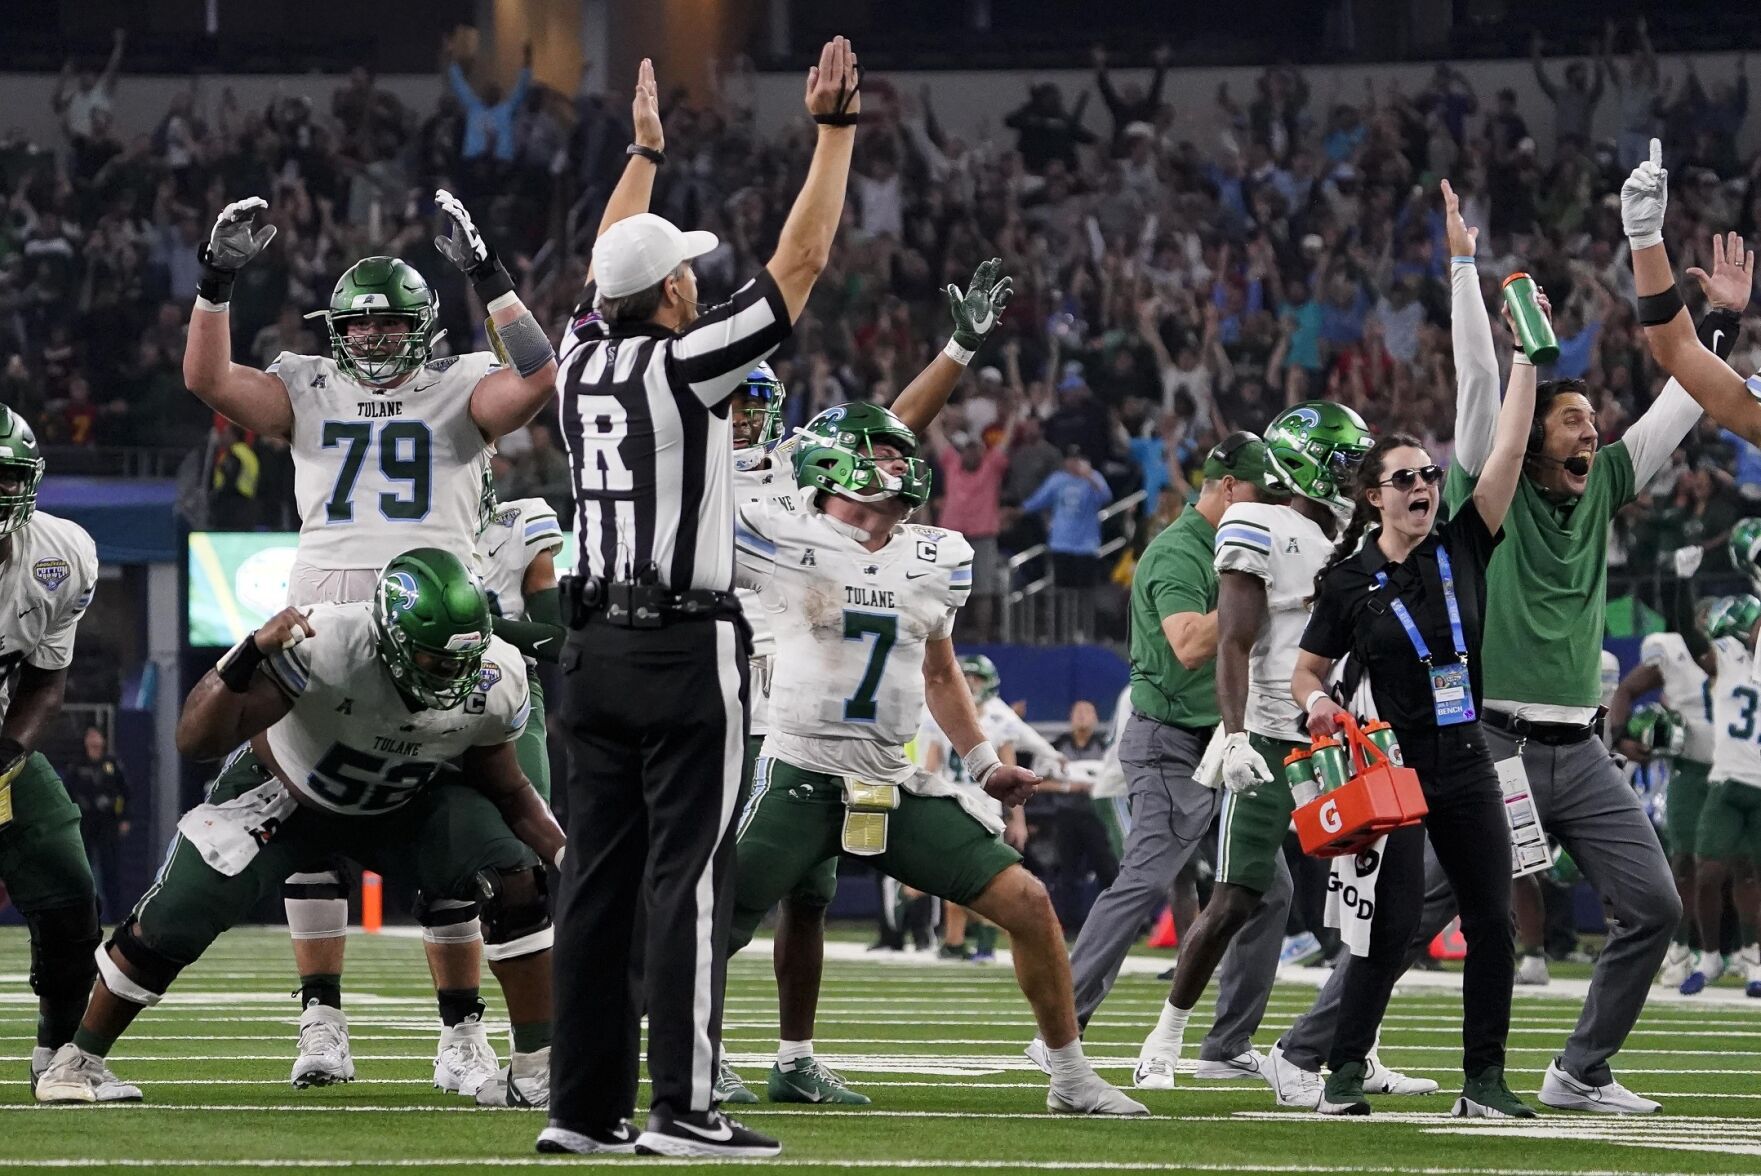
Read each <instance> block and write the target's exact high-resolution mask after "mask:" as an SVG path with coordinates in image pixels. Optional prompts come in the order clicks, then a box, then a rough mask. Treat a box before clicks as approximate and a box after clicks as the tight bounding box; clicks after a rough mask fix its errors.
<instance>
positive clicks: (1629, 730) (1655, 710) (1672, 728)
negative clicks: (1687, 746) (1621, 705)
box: [1625, 702, 1688, 759]
mask: <svg viewBox="0 0 1761 1176" xmlns="http://www.w3.org/2000/svg"><path fill="white" fill-rule="evenodd" d="M1625 735H1626V738H1628V739H1631V740H1632V741H1633V742H1634V743H1637V744H1638V745H1639V746H1640V747H1642V748H1644V749H1645V750H1646V751H1648V752H1650V753H1651V755H1652V756H1653V757H1655V758H1659V759H1674V758H1675V757H1676V756H1678V755H1680V754H1681V750H1682V745H1683V744H1684V743H1685V742H1686V741H1687V737H1688V729H1687V726H1686V725H1685V724H1684V723H1683V722H1682V717H1681V716H1680V715H1678V714H1676V713H1675V712H1674V711H1672V710H1670V709H1669V708H1668V707H1666V706H1664V705H1663V704H1662V703H1660V702H1647V703H1645V704H1643V705H1641V706H1635V707H1634V708H1633V713H1632V714H1630V715H1628V716H1627V720H1626V732H1625Z"/></svg>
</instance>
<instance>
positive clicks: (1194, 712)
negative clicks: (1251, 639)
mask: <svg viewBox="0 0 1761 1176" xmlns="http://www.w3.org/2000/svg"><path fill="white" fill-rule="evenodd" d="M1204 473H1205V485H1204V489H1203V490H1202V491H1200V493H1199V496H1198V501H1197V502H1195V503H1193V504H1192V505H1191V506H1189V507H1188V508H1187V509H1186V510H1185V511H1183V512H1182V513H1181V515H1180V517H1179V518H1177V519H1175V520H1174V522H1173V523H1172V524H1170V525H1169V526H1168V528H1167V529H1166V530H1164V531H1163V532H1162V533H1161V534H1159V535H1157V536H1156V537H1155V538H1154V539H1152V540H1150V544H1149V546H1148V547H1146V548H1144V552H1143V558H1142V559H1140V560H1138V561H1137V571H1136V573H1135V574H1134V575H1133V576H1132V579H1131V712H1132V713H1131V718H1130V719H1129V720H1128V721H1127V723H1126V726H1125V730H1124V733H1123V734H1122V735H1121V736H1120V738H1119V749H1118V755H1119V766H1120V767H1121V768H1122V769H1124V771H1125V775H1126V779H1127V782H1128V784H1127V786H1128V788H1129V795H1130V802H1131V831H1130V833H1129V834H1128V835H1127V836H1126V840H1125V852H1124V854H1123V856H1122V857H1121V859H1120V864H1119V875H1118V877H1117V878H1115V879H1114V880H1113V884H1112V885H1111V886H1109V887H1108V888H1107V889H1106V890H1104V891H1103V892H1102V893H1101V896H1100V897H1099V898H1097V899H1095V903H1094V907H1093V908H1092V909H1091V910H1090V911H1089V913H1088V918H1087V919H1086V920H1084V921H1083V924H1082V932H1081V934H1079V935H1078V936H1077V937H1076V944H1075V946H1074V947H1072V948H1071V949H1070V971H1071V979H1072V981H1073V982H1074V984H1073V986H1074V988H1075V995H1076V1018H1077V1020H1078V1021H1079V1022H1080V1023H1081V1024H1082V1025H1084V1026H1086V1025H1087V1024H1088V1021H1089V1018H1090V1017H1093V1016H1094V1014H1095V1010H1096V1009H1098V1008H1099V1007H1100V1005H1101V1002H1102V1001H1103V1000H1105V999H1106V998H1107V994H1108V993H1109V992H1111V991H1112V989H1113V982H1114V981H1115V980H1116V979H1117V978H1118V976H1119V967H1120V965H1121V964H1122V963H1123V962H1124V960H1125V955H1126V952H1127V951H1128V950H1129V949H1130V947H1131V945H1132V944H1133V943H1135V942H1136V941H1137V937H1138V933H1139V932H1140V931H1141V930H1142V928H1143V925H1144V922H1145V921H1146V920H1148V919H1149V918H1150V917H1151V916H1152V915H1154V914H1155V913H1156V911H1157V910H1159V909H1160V908H1161V906H1162V904H1163V903H1164V902H1166V901H1167V895H1168V888H1169V887H1170V886H1172V885H1173V884H1174V878H1175V875H1177V874H1179V873H1180V871H1181V869H1182V868H1183V867H1184V866H1185V865H1186V863H1187V862H1188V861H1189V860H1190V859H1191V857H1192V855H1193V854H1194V853H1195V852H1196V851H1197V849H1198V847H1199V843H1200V842H1201V841H1203V840H1204V838H1205V837H1206V836H1207V835H1208V834H1209V832H1210V829H1211V825H1212V823H1213V822H1214V821H1215V820H1216V818H1217V810H1218V808H1219V807H1221V805H1222V801H1223V793H1222V792H1221V791H1220V790H1218V789H1214V788H1206V787H1205V786H1204V785H1202V784H1200V783H1199V782H1198V781H1197V780H1194V779H1193V778H1192V773H1193V769H1194V768H1196V767H1197V766H1198V761H1199V759H1200V758H1201V757H1202V756H1203V755H1204V751H1205V745H1206V744H1208V743H1209V742H1210V740H1211V732H1212V730H1213V729H1214V728H1215V727H1216V725H1217V721H1218V713H1217V669H1216V656H1217V571H1216V568H1215V566H1214V560H1215V555H1214V548H1215V545H1216V538H1217V522H1218V520H1220V519H1221V518H1222V517H1223V512H1224V511H1226V510H1228V509H1229V507H1230V506H1231V505H1232V504H1234V503H1237V502H1262V501H1267V500H1269V499H1277V498H1281V497H1286V496H1288V493H1289V491H1288V490H1286V489H1284V488H1283V486H1282V484H1281V483H1279V482H1278V481H1277V475H1276V473H1274V472H1273V471H1272V469H1271V465H1270V462H1269V460H1268V458H1267V456H1266V443H1265V442H1264V441H1261V440H1260V439H1259V437H1258V436H1256V435H1255V434H1253V433H1248V432H1239V433H1231V434H1230V435H1229V436H1227V437H1225V438H1223V440H1222V441H1220V442H1218V443H1217V446H1216V448H1214V449H1212V450H1211V452H1210V454H1209V455H1208V456H1207V457H1206V458H1205V467H1204ZM1276 884H1280V885H1285V886H1287V885H1288V875H1279V877H1278V879H1277V880H1276ZM1286 905H1287V904H1286V903H1285V902H1282V901H1279V900H1278V899H1277V898H1276V897H1274V899H1273V901H1271V902H1266V903H1262V904H1261V905H1260V907H1259V908H1258V909H1257V910H1256V912H1255V913H1254V915H1253V917H1252V919H1251V920H1250V921H1249V922H1248V924H1247V926H1246V927H1245V928H1243V929H1242V932H1241V934H1240V936H1239V937H1238V938H1237V940H1236V942H1235V944H1234V945H1233V947H1232V948H1231V949H1230V952H1229V954H1228V956H1226V957H1225V960H1224V966H1223V973H1222V976H1221V978H1220V980H1219V992H1218V996H1217V1015H1216V1017H1215V1019H1214V1020H1213V1021H1212V1024H1211V1031H1210V1033H1209V1034H1208V1035H1207V1036H1206V1037H1205V1040H1204V1043H1203V1045H1201V1046H1200V1047H1199V1062H1198V1077H1199V1078H1201V1079H1202V1078H1213V1077H1224V1078H1234V1077H1239V1076H1241V1074H1242V1065H1241V1064H1240V1059H1241V1058H1242V1057H1243V1056H1244V1055H1245V1056H1246V1057H1248V1058H1249V1059H1251V1058H1252V1053H1251V1051H1250V1048H1249V1046H1250V1043H1251V1040H1252V1038H1253V1032H1254V1030H1255V1029H1256V1028H1258V1027H1259V1023H1260V1018H1261V1016H1263V1015H1264V1013H1265V1009H1266V998H1267V996H1268V995H1270V992H1271V985H1272V980H1273V978H1274V974H1275V973H1276V972H1277V970H1278V950H1279V948H1280V947H1281V946H1282V944H1283V939H1284V911H1285V907H1286ZM1037 1044H1038V1043H1036V1047H1037ZM1248 1076H1249V1077H1251V1076H1252V1074H1251V1072H1250V1073H1249V1074H1248ZM1135 1077H1136V1079H1137V1085H1138V1086H1142V1087H1147V1088H1150V1089H1154V1088H1155V1083H1156V1082H1157V1081H1158V1080H1160V1079H1164V1078H1165V1079H1166V1080H1167V1083H1168V1085H1170V1086H1171V1085H1172V1083H1173V1077H1174V1076H1173V1074H1172V1073H1169V1074H1166V1075H1158V1074H1138V1075H1136V1076H1135Z"/></svg>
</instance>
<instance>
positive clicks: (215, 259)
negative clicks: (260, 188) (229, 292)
mask: <svg viewBox="0 0 1761 1176" xmlns="http://www.w3.org/2000/svg"><path fill="white" fill-rule="evenodd" d="M268 207H269V202H268V201H267V200H265V199H263V198H262V197H261V196H247V197H245V198H244V199H243V200H234V201H233V202H232V203H231V204H228V205H227V206H226V207H225V208H223V209H221V210H220V216H219V217H218V218H216V220H215V221H214V230H213V231H212V232H211V233H209V234H208V256H207V258H206V260H207V262H208V264H209V265H210V266H212V267H213V268H215V269H217V270H224V271H226V272H229V273H230V272H232V271H235V270H238V269H239V268H241V267H242V266H243V265H244V264H245V263H246V262H248V261H250V260H251V258H253V257H255V256H257V254H259V253H261V252H263V247H264V246H265V245H267V244H269V242H271V241H273V240H274V239H275V226H274V225H264V226H263V227H262V228H260V229H257V230H256V231H255V232H253V231H252V221H253V219H254V218H255V217H256V215H257V214H258V213H259V212H262V211H264V210H266V209H267V208H268Z"/></svg>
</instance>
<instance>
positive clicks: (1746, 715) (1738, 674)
mask: <svg viewBox="0 0 1761 1176" xmlns="http://www.w3.org/2000/svg"><path fill="white" fill-rule="evenodd" d="M1712 651H1713V653H1714V654H1715V655H1716V656H1717V658H1718V674H1717V676H1716V679H1715V680H1714V681H1713V683H1712V736H1713V738H1712V771H1711V774H1710V775H1709V776H1708V777H1707V778H1708V779H1710V780H1711V781H1712V782H1713V783H1717V782H1719V781H1720V780H1735V781H1736V782H1738V783H1739V784H1750V785H1753V786H1754V787H1756V788H1761V688H1758V687H1757V686H1756V685H1755V683H1754V682H1752V681H1750V680H1749V665H1750V660H1751V658H1750V654H1749V650H1748V648H1747V647H1746V646H1745V645H1744V644H1743V643H1742V642H1741V641H1739V640H1737V639H1736V638H1735V637H1720V638H1719V639H1718V640H1716V641H1714V642H1713V643H1712Z"/></svg>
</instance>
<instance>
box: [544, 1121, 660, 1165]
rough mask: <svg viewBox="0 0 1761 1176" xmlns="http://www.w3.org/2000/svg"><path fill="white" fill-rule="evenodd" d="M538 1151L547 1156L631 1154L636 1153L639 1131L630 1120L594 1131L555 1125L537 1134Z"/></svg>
mask: <svg viewBox="0 0 1761 1176" xmlns="http://www.w3.org/2000/svg"><path fill="white" fill-rule="evenodd" d="M538 1150H539V1151H541V1152H543V1153H545V1154H546V1155H570V1156H591V1155H625V1156H627V1155H631V1154H632V1153H634V1152H635V1150H636V1129H635V1128H634V1127H632V1126H630V1121H629V1120H628V1119H619V1120H618V1122H617V1125H616V1126H613V1127H600V1128H596V1129H594V1130H592V1131H571V1130H569V1129H568V1128H567V1127H558V1126H557V1125H556V1124H555V1123H552V1124H551V1125H550V1126H548V1127H546V1128H545V1129H544V1130H543V1131H540V1132H539V1133H538Z"/></svg>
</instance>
